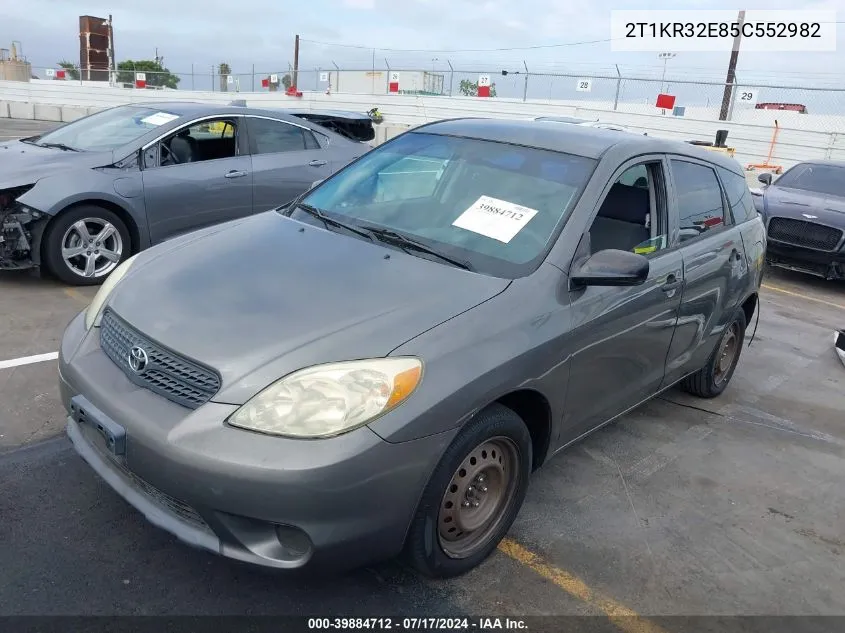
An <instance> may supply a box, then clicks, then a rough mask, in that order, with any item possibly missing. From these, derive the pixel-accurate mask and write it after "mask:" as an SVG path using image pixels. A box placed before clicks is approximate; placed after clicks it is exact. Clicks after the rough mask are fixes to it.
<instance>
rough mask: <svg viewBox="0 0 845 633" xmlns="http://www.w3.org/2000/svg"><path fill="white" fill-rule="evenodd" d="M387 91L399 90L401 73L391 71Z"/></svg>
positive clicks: (394, 91) (396, 91)
mask: <svg viewBox="0 0 845 633" xmlns="http://www.w3.org/2000/svg"><path fill="white" fill-rule="evenodd" d="M387 91H388V92H393V93H398V92H399V73H396V72H393V71H391V73H390V81H389V82H388V84H387Z"/></svg>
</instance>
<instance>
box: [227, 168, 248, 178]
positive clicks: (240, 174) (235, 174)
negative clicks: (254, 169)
mask: <svg viewBox="0 0 845 633" xmlns="http://www.w3.org/2000/svg"><path fill="white" fill-rule="evenodd" d="M244 176H246V172H245V171H236V170H234V169H233V170H232V171H230V172H228V173H227V174H226V175H225V176H224V178H243V177H244Z"/></svg>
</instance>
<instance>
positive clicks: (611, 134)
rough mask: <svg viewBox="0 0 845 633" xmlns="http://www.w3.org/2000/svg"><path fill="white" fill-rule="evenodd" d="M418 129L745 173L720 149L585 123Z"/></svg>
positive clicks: (445, 124) (510, 122) (495, 122)
mask: <svg viewBox="0 0 845 633" xmlns="http://www.w3.org/2000/svg"><path fill="white" fill-rule="evenodd" d="M416 130H419V131H421V132H425V133H427V134H441V135H444V136H458V137H464V138H474V139H480V140H489V141H497V142H500V143H511V144H513V145H525V146H527V147H534V148H537V149H545V150H550V151H554V152H566V153H568V154H575V155H577V156H583V157H585V158H592V159H595V160H598V159H600V158H601V157H602V156H603V155H604V154H605V153H606V152H607V151H608V150H610V149H611V148H617V149H622V150H630V151H631V152H632V153H642V154H649V153H656V154H665V153H669V154H682V155H685V156H689V157H690V158H696V159H698V160H703V161H706V162H709V163H712V164H715V165H718V166H719V167H723V168H724V169H727V170H729V171H732V172H734V173H737V174H741V173H742V167H741V166H740V164H739V163H738V162H737V161H736V160H734V159H732V158H729V157H727V156H723V155H722V154H720V153H717V152H711V151H708V150H703V149H699V148H698V147H696V146H695V145H690V144H689V143H684V142H681V141H671V140H668V139H660V138H655V137H653V136H640V135H638V134H631V133H630V132H623V131H616V130H608V129H605V128H597V127H592V126H586V125H560V124H559V123H557V122H554V121H537V120H533V119H531V120H525V119H482V118H461V119H448V120H445V121H436V122H434V123H428V124H425V125H423V126H420V127H418V128H416ZM412 131H414V130H412Z"/></svg>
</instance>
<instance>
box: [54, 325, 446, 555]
mask: <svg viewBox="0 0 845 633" xmlns="http://www.w3.org/2000/svg"><path fill="white" fill-rule="evenodd" d="M94 332H95V333H94V334H92V335H86V332H85V329H84V324H83V316H82V315H79V316H78V317H77V318H76V319H74V320H73V321H72V322H71V324H70V325H69V326H68V329H67V330H66V332H65V335H64V338H63V340H62V345H61V349H60V355H59V373H60V388H61V393H62V400H63V403H64V405H65V407H66V409H67V410H68V412H69V417H68V420H67V433H68V436H69V437H70V439H71V441H72V442H73V445H74V447H75V448H76V450H77V452H78V453H79V454H80V455H81V456H82V457H83V458H84V459H85V460H86V461H87V462H88V463H89V464H90V465H91V467H92V468H93V469H94V470H95V471H96V472H97V473H98V474H99V475H100V476H101V477H102V478H103V479H104V480H105V481H106V482H107V483H108V484H109V485H110V486H111V487H112V488H113V489H114V490H115V491H116V492H117V493H118V494H120V495H121V496H122V497H123V498H124V499H125V500H126V501H127V502H129V503H130V504H131V505H132V506H134V507H135V508H136V509H138V510H139V511H140V512H142V513H143V514H144V515H145V516H146V517H147V519H148V520H150V521H151V522H152V523H153V524H155V525H157V526H158V527H160V528H163V529H165V530H167V531H168V532H170V533H171V534H174V535H175V536H177V537H178V538H179V539H181V540H182V541H185V542H186V543H189V544H191V545H194V546H197V547H201V548H203V549H206V550H210V551H212V552H215V553H218V554H221V555H223V556H225V557H228V558H232V559H237V560H240V561H244V562H248V563H254V564H257V565H262V566H265V567H272V568H280V569H292V568H299V567H304V566H308V568H319V567H328V568H332V569H335V568H348V567H356V566H359V565H364V564H368V563H371V562H375V561H378V560H382V559H386V558H390V557H392V556H395V555H396V554H398V553H399V552H400V551H401V549H402V546H403V543H404V539H405V533H406V531H407V528H408V525H409V524H410V521H411V519H412V517H413V514H414V512H415V511H416V506H417V503H418V501H419V498H420V496H421V494H422V490H423V488H424V487H425V485H426V483H427V481H428V478H429V475H430V473H431V472H432V470H433V469H434V467H435V466H436V463H437V461H438V460H439V458H440V456H441V455H442V453H443V451H444V450H445V449H446V447H447V446H448V444H449V443H450V442H451V440H452V439H453V437H454V435H455V434H456V433H457V430H455V431H449V432H447V433H442V434H439V435H434V436H429V437H426V438H422V439H419V440H414V441H410V442H404V443H397V444H391V443H388V442H385V441H384V440H382V439H381V438H380V437H378V436H377V435H376V434H375V433H374V432H373V431H371V430H370V429H369V428H367V427H362V428H360V429H357V430H355V431H353V432H351V433H348V434H346V435H343V436H340V437H337V438H331V439H326V440H313V441H307V440H292V439H286V438H277V437H270V436H266V435H261V434H258V433H252V432H248V431H243V430H239V429H235V428H232V427H229V426H227V425H225V423H224V420H225V419H226V418H227V417H228V416H229V415H230V414H231V413H232V412H234V411H235V409H236V408H237V407H235V406H234V405H227V404H219V403H214V402H210V403H208V404H206V405H203V406H202V407H200V408H198V409H196V410H189V409H185V408H183V407H180V406H178V405H176V404H173V403H171V402H170V401H168V400H166V399H164V398H162V397H160V396H157V395H156V394H154V393H152V392H150V391H148V390H146V389H143V388H139V387H137V386H136V385H134V384H133V383H131V382H130V381H129V380H128V379H127V378H126V377H125V376H124V375H123V373H122V372H121V371H120V370H118V369H117V368H116V366H115V365H114V364H113V363H112V362H111V361H110V360H109V359H108V358H107V357H106V356H105V354H104V353H103V352H102V350H101V349H100V347H99V341H98V340H97V339H98V336H96V330H95V331H94ZM394 413H399V410H397V411H396V412H394Z"/></svg>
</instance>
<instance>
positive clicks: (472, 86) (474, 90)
mask: <svg viewBox="0 0 845 633" xmlns="http://www.w3.org/2000/svg"><path fill="white" fill-rule="evenodd" d="M458 90H459V91H460V93H461V94H462V95H463V96H465V97H477V96H478V82H477V81H470V80H469V79H461V83H460V85H459V86H458ZM490 96H491V97H495V96H496V82H493V83H491V84H490Z"/></svg>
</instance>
